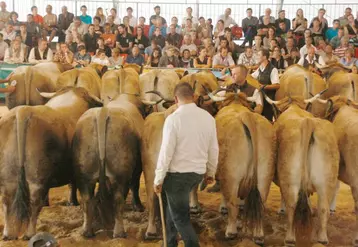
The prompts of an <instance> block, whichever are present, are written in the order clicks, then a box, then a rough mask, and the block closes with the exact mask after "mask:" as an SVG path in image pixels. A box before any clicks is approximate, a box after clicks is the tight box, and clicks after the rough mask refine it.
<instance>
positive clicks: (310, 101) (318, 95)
mask: <svg viewBox="0 0 358 247" xmlns="http://www.w3.org/2000/svg"><path fill="white" fill-rule="evenodd" d="M327 90H328V88H326V89H325V90H322V91H321V92H319V93H318V94H316V95H315V96H313V97H311V98H310V99H305V103H306V104H307V103H313V102H314V101H316V100H318V99H319V97H321V96H322V94H324V93H325V92H326V91H327Z"/></svg>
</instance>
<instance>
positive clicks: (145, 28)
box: [133, 16, 150, 38]
mask: <svg viewBox="0 0 358 247" xmlns="http://www.w3.org/2000/svg"><path fill="white" fill-rule="evenodd" d="M138 27H141V28H142V30H143V35H144V36H146V37H147V38H148V37H149V29H150V26H149V25H146V24H145V18H144V17H143V16H142V17H139V23H138V25H137V26H136V27H135V28H134V32H133V33H134V35H136V34H137V28H138Z"/></svg>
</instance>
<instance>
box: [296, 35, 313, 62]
mask: <svg viewBox="0 0 358 247" xmlns="http://www.w3.org/2000/svg"><path fill="white" fill-rule="evenodd" d="M305 41H306V44H305V45H304V46H303V47H302V48H301V49H300V57H301V59H302V58H303V57H304V55H306V54H307V51H308V49H309V48H311V47H312V48H313V49H314V50H315V51H316V47H314V45H312V41H313V40H312V38H311V37H307V38H305Z"/></svg>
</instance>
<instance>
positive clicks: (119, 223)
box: [113, 184, 127, 238]
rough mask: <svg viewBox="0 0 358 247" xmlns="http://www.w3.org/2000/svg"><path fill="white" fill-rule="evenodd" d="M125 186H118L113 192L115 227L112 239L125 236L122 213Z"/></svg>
mask: <svg viewBox="0 0 358 247" xmlns="http://www.w3.org/2000/svg"><path fill="white" fill-rule="evenodd" d="M124 187H125V185H123V184H121V185H118V187H117V190H116V191H114V201H115V205H116V206H115V225H114V230H113V238H125V237H126V236H127V234H126V233H125V231H124V223H123V211H124V204H125V199H124V191H125V189H124Z"/></svg>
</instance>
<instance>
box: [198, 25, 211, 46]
mask: <svg viewBox="0 0 358 247" xmlns="http://www.w3.org/2000/svg"><path fill="white" fill-rule="evenodd" d="M198 38H199V39H200V40H201V43H203V41H204V40H205V39H208V38H209V39H211V29H209V28H202V29H201V33H198Z"/></svg>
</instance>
